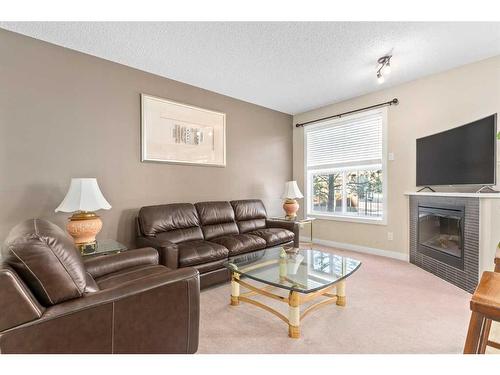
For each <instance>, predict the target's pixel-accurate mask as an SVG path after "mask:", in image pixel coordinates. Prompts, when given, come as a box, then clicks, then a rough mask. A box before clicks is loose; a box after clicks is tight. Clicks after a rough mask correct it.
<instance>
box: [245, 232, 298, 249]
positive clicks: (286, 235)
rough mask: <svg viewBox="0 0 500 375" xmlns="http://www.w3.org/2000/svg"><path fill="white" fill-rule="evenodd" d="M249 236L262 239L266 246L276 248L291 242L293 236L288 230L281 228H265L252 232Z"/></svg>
mask: <svg viewBox="0 0 500 375" xmlns="http://www.w3.org/2000/svg"><path fill="white" fill-rule="evenodd" d="M250 234H254V235H256V236H259V237H261V238H263V239H264V240H265V241H266V244H267V246H268V247H269V246H276V245H280V244H282V243H285V242H290V241H293V237H294V234H293V232H291V231H289V230H288V229H282V228H265V229H258V230H254V231H252V232H251V233H250Z"/></svg>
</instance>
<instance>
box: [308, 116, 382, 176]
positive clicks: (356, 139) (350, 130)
mask: <svg viewBox="0 0 500 375" xmlns="http://www.w3.org/2000/svg"><path fill="white" fill-rule="evenodd" d="M306 133H307V140H306V153H307V160H306V163H307V168H308V169H310V170H311V169H322V168H336V167H342V166H345V165H352V164H366V165H368V164H375V163H380V162H381V159H382V113H381V112H380V111H372V112H367V113H364V114H361V115H357V116H350V117H346V118H344V119H340V120H335V121H334V122H333V123H327V124H324V125H321V126H318V127H315V128H312V129H306Z"/></svg>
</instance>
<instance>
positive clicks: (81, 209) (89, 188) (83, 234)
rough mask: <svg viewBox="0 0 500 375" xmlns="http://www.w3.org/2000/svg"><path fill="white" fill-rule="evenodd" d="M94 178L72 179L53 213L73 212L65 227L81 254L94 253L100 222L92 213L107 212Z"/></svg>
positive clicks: (106, 203)
mask: <svg viewBox="0 0 500 375" xmlns="http://www.w3.org/2000/svg"><path fill="white" fill-rule="evenodd" d="M110 208H111V205H110V204H109V203H108V201H107V200H106V199H105V198H104V196H103V195H102V193H101V190H100V189H99V185H97V180H96V179H95V178H72V179H71V185H70V186H69V190H68V192H67V193H66V196H65V197H64V199H63V201H62V202H61V204H60V205H59V206H58V207H57V208H56V209H55V212H59V211H62V212H73V216H71V217H70V218H69V222H68V224H67V226H66V229H67V231H68V233H69V234H70V235H71V236H72V237H73V239H74V241H75V245H76V246H77V247H78V248H79V249H80V251H81V252H86V253H87V252H89V250H90V249H93V250H94V251H95V245H96V239H95V236H96V235H97V234H98V233H99V232H100V231H101V229H102V221H101V218H100V217H99V216H97V215H96V214H95V212H94V211H97V210H100V209H105V210H109V209H110Z"/></svg>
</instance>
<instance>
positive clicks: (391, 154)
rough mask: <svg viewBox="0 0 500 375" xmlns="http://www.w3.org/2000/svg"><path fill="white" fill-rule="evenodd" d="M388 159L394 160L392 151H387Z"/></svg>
mask: <svg viewBox="0 0 500 375" xmlns="http://www.w3.org/2000/svg"><path fill="white" fill-rule="evenodd" d="M389 160H391V161H392V160H394V152H389Z"/></svg>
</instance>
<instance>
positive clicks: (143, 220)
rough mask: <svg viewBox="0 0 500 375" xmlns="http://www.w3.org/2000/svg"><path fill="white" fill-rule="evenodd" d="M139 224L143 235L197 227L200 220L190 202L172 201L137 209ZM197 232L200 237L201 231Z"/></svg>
mask: <svg viewBox="0 0 500 375" xmlns="http://www.w3.org/2000/svg"><path fill="white" fill-rule="evenodd" d="M139 225H140V228H141V231H142V233H143V235H145V236H155V235H157V234H158V233H162V232H169V231H173V230H178V229H185V228H192V227H199V225H200V221H199V219H198V214H197V212H196V209H195V207H194V205H192V204H191V203H172V204H163V205H159V206H146V207H142V208H141V209H140V210H139ZM199 234H200V239H201V231H199Z"/></svg>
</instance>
